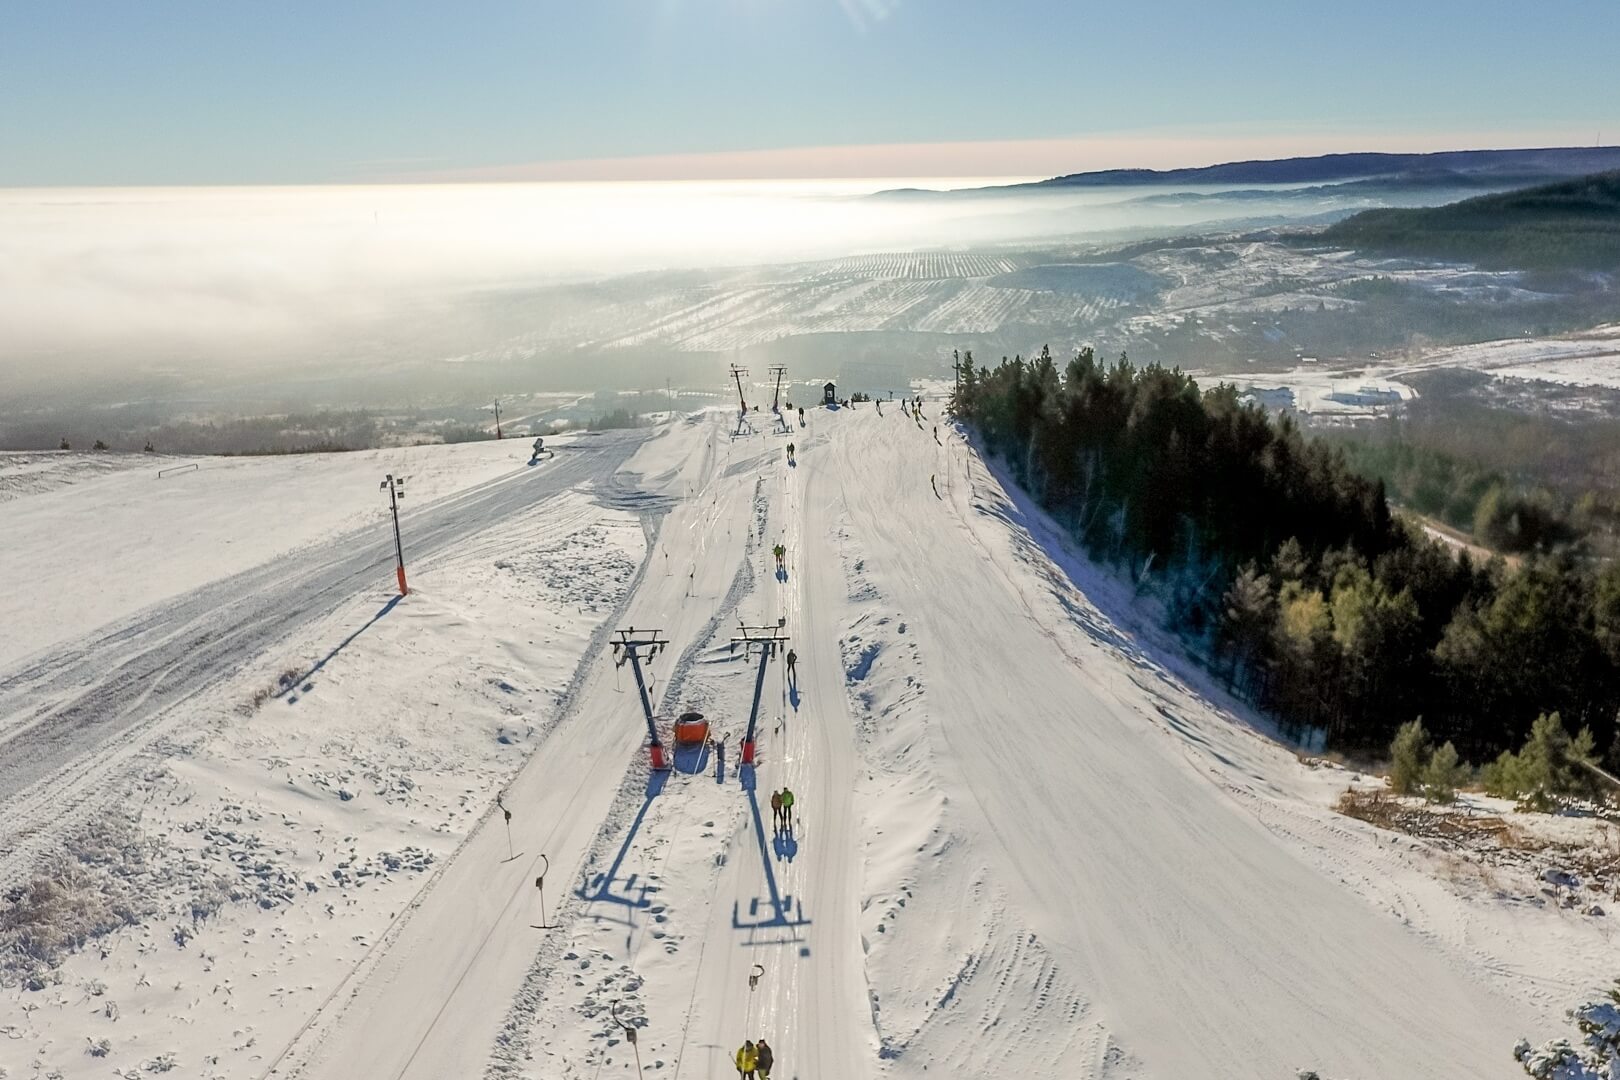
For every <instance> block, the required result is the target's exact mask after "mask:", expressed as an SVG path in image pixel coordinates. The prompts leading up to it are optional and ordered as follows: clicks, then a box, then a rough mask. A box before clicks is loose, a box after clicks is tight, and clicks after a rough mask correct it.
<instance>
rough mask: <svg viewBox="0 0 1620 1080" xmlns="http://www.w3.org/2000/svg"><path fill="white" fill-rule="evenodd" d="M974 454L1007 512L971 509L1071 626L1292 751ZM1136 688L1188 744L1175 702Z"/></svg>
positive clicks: (1006, 478)
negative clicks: (1005, 534)
mask: <svg viewBox="0 0 1620 1080" xmlns="http://www.w3.org/2000/svg"><path fill="white" fill-rule="evenodd" d="M973 447H974V451H975V453H976V455H977V456H978V458H979V460H980V461H981V462H983V463H984V465H985V467H986V468H987V469H988V470H989V471H990V474H991V476H992V477H993V478H994V479H995V480H996V482H997V483H998V484H999V485H1000V487H1001V490H1002V492H1004V493H1005V495H1006V498H1007V504H1008V505H1005V506H1000V507H998V506H996V505H994V501H993V500H991V499H984V498H976V499H975V500H974V505H975V509H976V510H978V512H979V513H981V514H983V515H985V516H987V517H992V518H1000V519H1001V520H1002V521H1003V522H1004V523H1005V524H1006V525H1007V526H1008V527H1009V528H1010V529H1011V531H1012V537H1013V541H1014V544H1015V545H1018V546H1026V547H1027V548H1030V549H1033V551H1026V552H1023V553H1021V555H1022V557H1023V560H1024V562H1025V563H1026V564H1028V565H1029V566H1030V568H1031V569H1033V570H1034V571H1035V572H1036V573H1038V574H1039V575H1041V576H1042V577H1043V578H1045V579H1046V582H1047V585H1048V587H1049V588H1050V590H1051V594H1052V596H1053V598H1054V599H1055V600H1057V602H1058V603H1059V604H1060V605H1061V606H1062V608H1063V611H1064V614H1065V615H1067V616H1068V618H1069V621H1070V622H1072V623H1073V624H1074V625H1075V626H1077V627H1078V628H1080V629H1081V630H1082V631H1084V632H1085V633H1086V635H1087V636H1089V637H1090V638H1091V639H1092V640H1093V641H1095V642H1096V643H1097V644H1099V645H1101V646H1102V647H1104V648H1106V649H1108V650H1109V651H1110V652H1113V653H1114V654H1115V655H1117V656H1118V657H1119V658H1120V659H1121V660H1123V661H1125V663H1126V664H1128V665H1129V666H1130V667H1132V668H1134V669H1135V670H1136V671H1137V672H1139V673H1140V674H1141V675H1142V676H1145V677H1146V679H1148V680H1151V681H1152V682H1157V683H1159V684H1161V685H1162V686H1163V687H1164V688H1165V689H1166V690H1167V691H1168V692H1169V694H1170V695H1172V696H1173V695H1174V694H1176V693H1177V692H1178V691H1179V692H1180V693H1185V694H1188V695H1190V696H1192V697H1194V698H1198V699H1202V700H1203V702H1204V704H1206V705H1208V706H1209V707H1211V708H1213V709H1214V710H1216V711H1217V712H1219V713H1224V714H1225V715H1227V716H1230V717H1232V718H1233V719H1236V720H1238V721H1239V722H1241V723H1243V724H1246V725H1247V726H1248V727H1250V728H1252V729H1254V730H1255V731H1257V732H1259V733H1261V734H1263V735H1265V736H1266V737H1267V738H1269V739H1274V740H1277V741H1279V742H1282V743H1284V744H1286V745H1292V744H1293V741H1294V740H1291V739H1289V738H1288V737H1287V736H1286V735H1285V734H1284V733H1283V732H1282V731H1281V730H1280V729H1279V728H1278V727H1277V725H1276V724H1274V723H1272V722H1271V721H1269V720H1268V719H1266V718H1265V717H1263V716H1261V715H1260V714H1258V713H1257V712H1256V711H1255V710H1254V708H1253V707H1252V706H1250V705H1248V704H1247V703H1246V702H1244V701H1241V700H1240V699H1238V698H1237V697H1236V696H1235V695H1233V694H1232V693H1230V692H1228V691H1227V690H1226V689H1225V688H1224V687H1222V686H1221V685H1220V684H1219V680H1218V679H1217V677H1216V676H1215V675H1214V674H1213V673H1211V672H1210V671H1209V670H1208V669H1207V668H1205V667H1204V666H1203V665H1202V664H1201V663H1199V661H1198V660H1197V658H1196V657H1195V656H1193V655H1192V654H1191V652H1190V650H1189V647H1188V646H1187V645H1186V644H1185V643H1184V642H1182V641H1181V640H1180V639H1178V638H1177V637H1176V636H1175V634H1174V633H1173V631H1171V630H1169V629H1167V628H1165V627H1164V626H1162V625H1160V624H1159V622H1158V621H1157V620H1156V617H1155V615H1154V614H1152V613H1150V612H1149V611H1147V610H1144V608H1143V606H1142V601H1141V599H1140V597H1141V594H1142V591H1143V586H1142V585H1140V584H1135V583H1133V582H1131V581H1130V580H1128V579H1127V578H1125V577H1122V576H1121V574H1120V571H1119V570H1118V569H1116V568H1113V567H1110V566H1108V565H1107V564H1104V563H1100V562H1097V561H1095V560H1093V559H1092V558H1091V556H1089V555H1088V554H1086V552H1085V551H1084V550H1083V549H1082V548H1081V546H1080V542H1079V541H1078V540H1077V539H1075V538H1074V537H1072V536H1070V535H1069V534H1068V532H1067V531H1066V530H1065V529H1064V528H1063V527H1062V525H1060V524H1059V523H1058V522H1057V521H1056V520H1055V519H1053V518H1052V517H1051V516H1050V515H1049V514H1048V513H1047V512H1046V510H1044V509H1043V508H1042V507H1040V506H1039V505H1038V504H1036V503H1035V501H1034V500H1033V499H1032V498H1031V497H1030V496H1029V495H1028V494H1027V493H1026V492H1025V491H1024V490H1023V489H1022V488H1020V487H1019V486H1018V484H1017V483H1016V481H1014V479H1013V478H1012V476H1011V474H1010V473H1009V472H1008V471H1007V469H1006V467H1005V466H1004V465H1003V463H1002V462H1000V461H997V460H995V459H994V458H993V457H991V456H990V455H989V454H988V453H987V452H986V451H985V449H984V447H983V445H982V444H981V443H980V442H979V441H978V440H977V439H974V440H973ZM1037 556H1044V558H1040V557H1037ZM1133 681H1135V680H1133ZM1138 685H1142V688H1143V689H1144V690H1146V691H1147V692H1148V693H1149V694H1150V695H1151V697H1152V698H1153V699H1154V705H1155V708H1157V709H1158V711H1159V713H1160V716H1161V718H1163V719H1164V720H1166V721H1167V722H1170V723H1171V727H1172V728H1173V729H1174V730H1175V731H1176V732H1177V733H1178V734H1180V735H1182V736H1184V737H1185V736H1187V735H1188V734H1189V731H1190V729H1189V728H1188V727H1187V725H1186V724H1185V723H1184V722H1175V721H1173V719H1172V718H1173V717H1174V716H1175V713H1174V710H1173V709H1171V708H1168V707H1167V706H1169V705H1172V704H1173V698H1172V699H1170V700H1167V697H1166V696H1161V693H1160V691H1158V690H1156V689H1153V688H1151V687H1149V686H1147V685H1143V683H1141V682H1139V683H1138ZM1194 741H1198V742H1204V740H1202V739H1198V740H1194ZM1206 748H1207V744H1206Z"/></svg>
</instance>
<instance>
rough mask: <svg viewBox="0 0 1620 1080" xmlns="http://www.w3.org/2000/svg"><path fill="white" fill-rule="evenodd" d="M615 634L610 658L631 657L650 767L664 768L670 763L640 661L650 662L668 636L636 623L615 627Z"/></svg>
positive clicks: (622, 661)
mask: <svg viewBox="0 0 1620 1080" xmlns="http://www.w3.org/2000/svg"><path fill="white" fill-rule="evenodd" d="M617 633H618V635H619V636H618V637H617V638H615V639H614V641H613V662H614V664H616V665H621V664H623V663H624V662H625V661H626V660H628V661H630V670H631V671H633V672H635V675H636V689H637V690H639V691H641V711H642V713H643V715H645V716H646V718H647V751H648V753H649V754H650V755H651V757H652V767H653V768H655V769H667V768H669V767H670V761H669V758H667V757H666V756H665V755H664V744H663V742H662V741H661V740H660V739H659V738H658V723H657V721H656V720H654V719H653V707H652V699H651V698H650V697H648V696H647V680H646V679H645V678H643V677H642V674H641V662H642V661H643V660H645V661H647V662H648V663H651V662H652V658H653V657H655V656H657V655H658V653H659V652H660V651H661V650H662V649H663V648H664V646H666V645H668V644H669V640H668V639H667V638H661V637H659V636H658V635H659V631H657V630H650V631H643V632H642V633H639V634H638V633H637V632H636V628H635V627H633V626H632V627H630V628H629V629H628V630H619V631H617Z"/></svg>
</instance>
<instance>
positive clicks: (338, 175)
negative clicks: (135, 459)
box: [0, 0, 1620, 186]
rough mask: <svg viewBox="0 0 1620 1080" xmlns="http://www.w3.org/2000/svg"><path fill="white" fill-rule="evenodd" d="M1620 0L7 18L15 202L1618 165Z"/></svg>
mask: <svg viewBox="0 0 1620 1080" xmlns="http://www.w3.org/2000/svg"><path fill="white" fill-rule="evenodd" d="M1617 47H1620V4H1617V3H1615V2H1614V0H1546V2H1544V3H1540V4H1525V3H1523V2H1522V0H1515V2H1505V0H1421V2H1417V3H1414V2H1412V0H1400V2H1395V0H1356V2H1354V3H1350V4H1335V5H1326V4H1311V3H1308V2H1300V0H1288V2H1283V0H1270V2H1263V0H1230V2H1227V3H1210V2H1208V0H1199V2H1192V0H1159V2H1148V3H1135V4H1127V3H1119V2H1114V3H1099V2H1092V0H1001V2H989V0H585V2H574V3H562V2H549V0H484V2H472V3H457V4H451V3H442V2H440V3H429V2H420V0H346V2H340V3H331V2H330V0H325V2H310V0H281V2H278V3H274V4H267V3H238V2H229V0H227V2H219V0H154V2H150V3H129V2H127V0H86V2H77V3H75V2H62V0H8V2H7V3H6V4H5V6H4V10H3V13H0V185H8V186H21V185H117V184H217V183H225V184H242V183H323V182H346V181H367V180H394V179H444V180H456V179H690V178H712V177H780V176H955V175H974V176H987V175H1014V174H1017V175H1037V174H1042V175H1045V174H1054V173H1060V172H1072V171H1079V170H1082V169H1091V168H1108V167H1116V166H1130V165H1144V166H1154V167H1165V166H1175V165H1199V164H1210V163H1212V162H1215V161H1219V160H1232V159H1237V158H1245V157H1278V156H1287V155H1289V154H1293V153H1299V154H1311V153H1323V152H1329V151H1352V150H1426V149H1462V148H1474V147H1484V146H1507V145H1519V146H1529V145H1554V144H1570V143H1577V144H1583V145H1585V144H1591V143H1592V142H1593V141H1595V140H1596V139H1597V138H1599V136H1600V134H1601V136H1602V138H1603V140H1604V141H1605V142H1606V143H1612V142H1615V141H1620V94H1617V93H1616V90H1615V82H1614V70H1615V67H1614V65H1615V55H1616V53H1617Z"/></svg>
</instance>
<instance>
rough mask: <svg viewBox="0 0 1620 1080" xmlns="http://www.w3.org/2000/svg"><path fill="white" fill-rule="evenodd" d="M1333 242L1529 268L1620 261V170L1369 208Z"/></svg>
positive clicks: (1592, 266) (1334, 231)
mask: <svg viewBox="0 0 1620 1080" xmlns="http://www.w3.org/2000/svg"><path fill="white" fill-rule="evenodd" d="M1322 235H1323V237H1324V238H1325V239H1326V240H1327V241H1328V242H1329V243H1333V244H1342V245H1343V246H1345V247H1355V248H1363V249H1366V250H1370V251H1381V252H1389V253H1392V254H1399V255H1414V256H1418V257H1422V258H1432V259H1465V260H1467V261H1469V262H1474V263H1478V264H1479V265H1481V266H1489V267H1500V268H1504V269H1513V270H1522V269H1529V268H1546V267H1557V268H1575V269H1585V270H1612V269H1615V268H1616V267H1620V172H1606V173H1597V174H1594V175H1592V176H1583V177H1580V178H1579V179H1575V180H1564V181H1560V182H1559V183H1556V184H1545V185H1542V186H1540V187H1532V188H1524V189H1522V190H1519V191H1509V192H1505V193H1503V194H1499V195H1481V196H1478V197H1477V198H1473V199H1464V200H1463V201H1462V202H1456V203H1451V204H1449V205H1446V206H1432V207H1424V208H1422V209H1377V210H1363V211H1362V212H1361V213H1359V214H1355V215H1353V216H1351V217H1348V218H1346V219H1345V220H1343V221H1341V222H1338V223H1337V224H1334V225H1331V226H1329V227H1328V228H1327V230H1326V231H1325V232H1324V233H1323V234H1322Z"/></svg>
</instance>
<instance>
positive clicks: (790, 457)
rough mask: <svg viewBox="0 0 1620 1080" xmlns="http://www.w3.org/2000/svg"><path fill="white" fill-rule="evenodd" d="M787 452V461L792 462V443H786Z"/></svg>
mask: <svg viewBox="0 0 1620 1080" xmlns="http://www.w3.org/2000/svg"><path fill="white" fill-rule="evenodd" d="M787 451H788V460H789V461H792V460H793V444H792V443H788V445H787Z"/></svg>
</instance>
